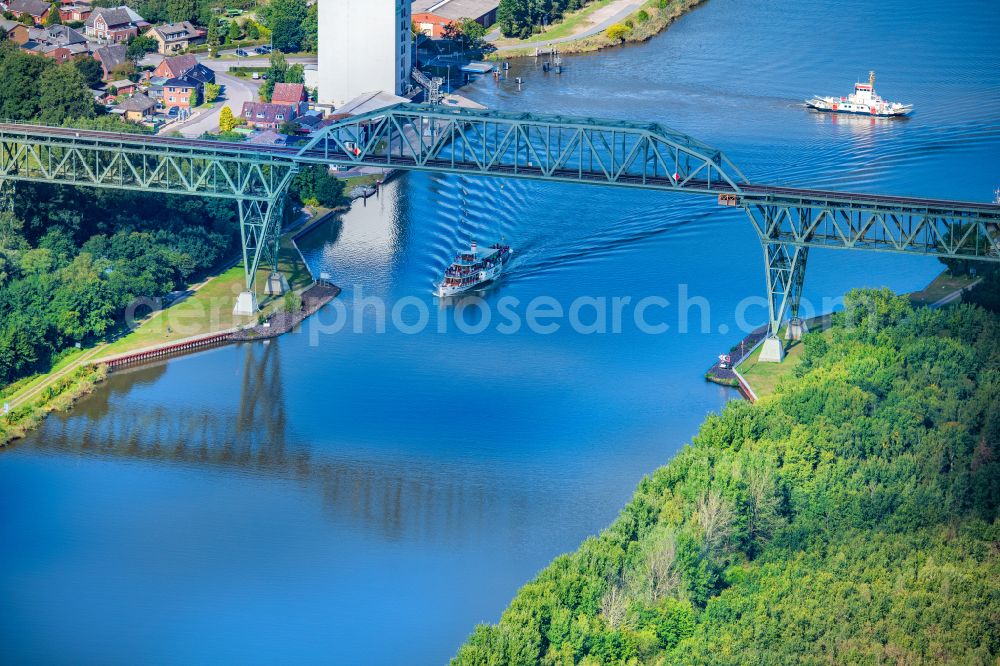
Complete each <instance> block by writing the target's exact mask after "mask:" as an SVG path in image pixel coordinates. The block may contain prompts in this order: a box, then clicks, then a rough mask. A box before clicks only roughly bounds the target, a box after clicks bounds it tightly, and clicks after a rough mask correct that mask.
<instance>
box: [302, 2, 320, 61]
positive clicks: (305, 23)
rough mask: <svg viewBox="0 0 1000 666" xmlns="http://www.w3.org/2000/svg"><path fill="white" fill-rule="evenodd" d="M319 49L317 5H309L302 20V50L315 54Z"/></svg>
mask: <svg viewBox="0 0 1000 666" xmlns="http://www.w3.org/2000/svg"><path fill="white" fill-rule="evenodd" d="M318 48H319V3H316V2H314V3H313V4H311V5H309V11H308V12H307V13H306V17H305V18H304V19H302V50H303V51H308V52H310V53H315V52H316V50H317V49H318Z"/></svg>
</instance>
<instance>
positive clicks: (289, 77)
mask: <svg viewBox="0 0 1000 666" xmlns="http://www.w3.org/2000/svg"><path fill="white" fill-rule="evenodd" d="M305 82H306V69H305V67H304V66H302V64H300V63H297V64H294V65H289V67H288V71H287V72H285V80H284V81H283V83H305Z"/></svg>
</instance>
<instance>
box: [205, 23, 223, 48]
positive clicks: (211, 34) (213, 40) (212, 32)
mask: <svg viewBox="0 0 1000 666" xmlns="http://www.w3.org/2000/svg"><path fill="white" fill-rule="evenodd" d="M205 43H206V44H208V45H209V46H219V45H220V44H222V37H221V36H220V35H219V19H218V18H215V17H213V18H212V20H211V21H209V22H208V28H207V29H206V33H205Z"/></svg>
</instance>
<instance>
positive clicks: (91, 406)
mask: <svg viewBox="0 0 1000 666" xmlns="http://www.w3.org/2000/svg"><path fill="white" fill-rule="evenodd" d="M997 34H1000V13H998V12H996V9H995V5H994V4H993V3H991V2H985V1H975V0H960V1H958V2H954V3H949V4H948V6H947V7H945V6H943V5H941V3H936V2H930V1H928V0H884V1H883V2H880V3H869V2H864V1H862V0H848V1H845V2H837V3H829V2H820V1H818V0H808V1H797V2H786V1H778V2H769V3H759V2H748V1H747V0H710V1H709V2H708V3H706V4H705V5H704V6H702V7H700V8H698V9H697V10H695V11H694V12H692V13H691V14H689V15H688V16H686V17H685V18H683V19H681V20H680V21H678V22H677V23H676V24H675V25H674V26H673V27H672V28H671V29H670V30H669V31H668V32H667V33H665V34H664V35H662V36H660V37H657V38H656V39H653V40H652V41H650V42H648V43H646V44H643V45H638V46H632V47H628V48H622V49H619V50H614V51H610V52H606V53H601V54H597V55H587V56H580V57H571V58H567V59H566V64H567V69H566V72H565V73H564V74H563V75H562V76H556V75H554V74H551V73H550V74H543V73H542V71H541V63H540V62H538V63H535V62H533V61H530V60H529V61H525V62H523V63H515V64H514V65H513V67H512V69H511V71H510V79H509V80H508V81H503V82H499V83H497V82H494V81H493V80H492V79H488V80H485V81H480V82H477V83H474V84H472V85H470V86H469V87H467V88H466V90H465V92H466V94H467V95H468V96H470V97H472V98H474V99H476V100H478V101H481V102H482V103H484V104H487V105H489V106H491V107H494V108H500V109H511V110H532V111H537V112H554V113H563V114H574V115H591V116H603V117H611V118H632V119H639V120H656V121H659V122H662V123H664V124H666V125H669V126H672V127H674V128H676V129H678V130H681V131H684V132H687V133H690V134H692V135H694V136H696V137H698V138H699V139H701V140H703V141H705V142H708V143H711V144H714V145H716V146H718V147H720V148H722V149H724V150H725V151H726V152H727V153H728V155H729V156H730V157H731V158H732V159H733V160H734V161H735V162H736V163H737V164H738V165H740V166H741V168H742V169H743V170H744V172H746V174H747V175H748V176H749V177H750V178H751V179H752V180H754V181H759V182H771V183H780V184H794V185H810V186H823V187H831V188H843V189H854V190H864V191H878V192H887V193H898V194H914V195H927V196H938V197H947V198H964V199H972V200H986V199H988V198H990V197H991V193H992V190H993V188H995V187H997V186H998V185H1000V42H998V41H997V39H996V35H997ZM869 69H875V70H876V71H877V73H878V78H877V81H876V87H877V89H878V91H879V92H880V93H881V94H882V95H883V96H885V97H887V98H889V99H893V100H899V101H904V102H912V103H914V104H915V105H916V113H915V115H914V116H913V117H912V118H910V119H908V120H903V121H896V122H888V121H872V120H868V119H859V118H844V117H834V116H824V115H818V114H814V113H811V112H808V111H806V110H805V109H803V108H802V107H801V105H800V102H801V100H802V99H803V98H805V97H806V96H808V95H810V94H814V93H816V94H846V93H848V92H850V90H851V89H852V85H853V83H854V81H855V79H864V78H867V72H868V70H869ZM514 76H521V77H523V79H524V84H523V85H522V86H521V88H520V89H518V87H517V86H516V85H515V84H514V83H513V77H514ZM499 236H504V237H506V239H507V241H508V242H509V243H511V244H512V245H513V246H514V247H515V249H516V252H517V254H516V256H515V259H514V262H513V264H512V265H511V267H510V269H509V270H508V272H507V273H506V274H505V276H504V277H503V279H502V280H501V282H500V283H499V284H498V285H497V286H496V287H494V288H493V289H491V290H489V291H487V292H486V293H483V294H479V295H478V296H477V297H476V298H473V299H459V300H457V301H454V302H450V303H445V304H440V303H438V302H437V301H436V300H435V299H433V298H432V297H431V295H430V291H431V288H432V284H433V282H434V281H435V279H436V278H437V276H438V275H439V274H440V273H441V271H442V270H443V269H444V267H445V266H446V265H447V263H448V262H449V259H450V258H451V257H452V256H453V255H454V253H456V252H457V251H458V250H459V249H461V248H462V247H463V246H464V244H465V243H466V242H467V241H468V240H469V239H470V238H476V239H478V240H480V242H488V241H493V240H495V239H497V238H498V237H499ZM301 246H302V249H303V252H304V254H305V256H306V258H307V260H308V261H309V263H310V264H311V266H312V267H313V269H314V270H315V271H317V272H319V271H325V272H328V273H329V274H330V275H331V277H332V279H333V280H334V281H335V282H336V283H338V284H340V285H341V286H343V287H344V294H343V295H342V297H341V298H340V299H339V303H340V305H337V306H331V307H328V308H327V309H325V310H323V311H322V312H321V313H320V314H319V316H318V317H316V318H314V319H313V320H310V321H309V322H308V323H307V324H306V325H304V326H303V327H302V328H301V329H300V330H299V331H297V332H296V333H294V334H292V335H289V336H286V337H284V338H281V339H279V340H277V341H275V342H272V343H271V344H268V345H263V344H257V345H242V346H230V347H223V348H219V349H215V350H211V351H208V352H205V353H201V354H196V355H193V356H188V357H184V358H181V359H177V360H172V361H169V362H168V363H164V364H159V365H155V366H148V367H143V368H141V369H137V370H134V371H130V372H124V373H120V374H119V373H116V374H115V375H114V376H113V377H112V378H111V379H110V380H109V381H108V382H107V384H106V385H105V386H103V387H102V388H101V389H100V390H99V391H97V392H95V393H94V394H93V395H92V396H90V397H88V398H87V399H85V400H83V401H82V402H80V403H79V404H78V405H77V407H76V409H74V410H73V412H71V413H69V414H61V415H54V416H52V417H50V418H49V419H48V420H47V421H46V423H45V424H44V426H43V427H42V428H40V429H39V430H38V431H37V432H35V433H33V434H32V435H31V436H30V437H29V438H27V439H26V440H24V441H22V442H19V443H18V444H17V445H16V446H13V447H12V448H10V449H8V450H6V451H3V452H2V453H0V506H2V507H3V508H4V517H3V519H2V520H0V609H2V610H3V621H2V622H0V646H2V647H0V661H3V662H4V663H21V664H24V663H53V664H60V663H65V664H70V663H72V664H78V663H102V664H134V663H147V664H165V663H246V664H252V663H275V662H281V663H295V662H303V663H335V664H440V663H443V662H446V661H447V659H448V658H449V657H450V656H451V655H453V654H454V652H455V650H456V649H457V648H458V646H459V645H460V644H461V642H462V641H463V639H464V638H465V637H466V636H467V635H468V634H469V632H471V631H472V629H473V627H474V626H475V624H476V623H477V622H481V621H495V620H497V619H498V617H499V615H500V613H501V611H502V609H503V608H504V607H505V605H506V604H507V602H508V601H509V600H510V598H511V597H512V595H513V594H514V593H515V591H516V590H517V588H518V587H519V586H520V585H522V584H523V583H525V582H526V581H528V580H529V579H530V578H531V577H532V576H533V575H534V574H535V573H536V572H537V571H538V570H539V569H540V568H542V567H543V566H545V565H546V563H547V562H549V561H550V560H551V558H552V557H554V556H555V555H557V554H559V553H562V552H565V551H568V550H572V549H573V548H575V547H576V546H577V545H578V544H579V542H580V541H581V540H582V539H584V538H586V537H587V536H588V535H592V534H595V533H597V532H599V531H600V530H601V529H602V528H603V527H604V526H606V525H607V524H608V523H609V522H610V521H611V520H613V518H614V517H615V515H616V514H617V512H618V511H619V510H620V508H621V507H622V505H623V504H624V503H625V502H626V501H627V500H628V499H629V497H630V495H631V493H632V490H633V489H634V487H635V485H636V484H637V483H638V481H639V480H640V479H641V478H642V476H643V475H645V474H647V473H649V472H651V471H652V470H653V469H655V468H656V467H657V466H658V465H661V464H663V463H665V462H667V461H668V460H669V459H670V457H671V456H672V455H673V454H674V453H675V452H676V451H677V450H678V449H679V448H680V447H681V446H683V445H684V443H685V442H686V441H688V440H689V439H690V438H691V436H692V435H693V434H694V433H695V432H696V430H697V427H698V425H699V423H700V422H701V421H702V420H703V419H704V417H705V415H706V414H708V413H710V412H713V411H717V410H718V409H720V408H721V407H722V406H723V405H724V404H725V403H726V401H728V400H731V399H733V398H735V395H734V394H733V393H732V392H731V391H729V390H727V389H722V388H720V387H717V386H714V385H711V384H707V383H705V382H704V381H703V380H702V373H703V372H704V371H705V369H706V368H707V366H708V365H709V364H710V363H711V361H712V359H713V358H714V357H715V355H716V354H717V353H720V352H722V351H723V350H724V349H725V348H727V346H728V345H729V344H731V343H732V342H734V341H735V340H737V339H739V337H740V335H741V333H740V330H741V328H746V327H747V326H752V325H756V324H759V323H761V322H762V321H763V319H764V310H763V307H762V305H761V302H760V296H761V293H762V289H763V277H764V276H763V268H762V265H761V256H760V249H759V245H758V243H757V241H756V238H755V236H754V234H753V232H752V230H751V228H750V225H749V224H748V223H747V222H746V221H745V220H744V219H743V218H742V213H740V212H739V211H734V210H729V209H721V208H718V207H716V206H715V205H714V203H713V202H712V201H711V200H708V199H702V198H699V197H685V196H680V195H667V194H658V193H652V192H640V191H622V190H614V189H603V188H599V187H580V186H563V185H548V184H540V183H528V182H517V181H506V182H499V181H489V180H481V179H475V178H460V177H455V176H437V175H428V174H411V175H406V176H402V177H399V178H397V179H395V180H393V181H391V183H390V184H389V185H388V186H387V187H385V188H384V189H383V191H382V194H381V196H380V197H379V198H378V199H371V200H369V202H368V204H367V205H366V206H360V205H359V206H356V207H355V208H354V209H353V210H352V211H350V212H349V213H347V214H345V215H343V216H342V217H341V218H340V219H339V220H337V221H335V222H334V223H333V224H331V225H329V226H327V227H323V228H320V229H318V230H316V231H314V232H312V233H310V234H309V235H308V236H306V237H305V238H303V239H302V241H301ZM940 268H941V267H940V265H939V264H938V262H937V261H935V260H933V259H924V258H913V257H902V256H895V255H888V254H864V253H849V252H836V251H826V252H819V251H815V252H814V253H813V255H812V256H811V258H810V266H809V273H808V277H807V282H806V289H805V296H806V298H807V299H808V300H809V302H810V303H811V304H813V305H814V306H816V307H817V308H822V307H824V305H825V306H826V307H832V306H833V304H834V303H835V299H836V297H838V296H839V295H841V294H842V293H843V292H844V291H845V290H848V289H850V288H853V287H862V286H880V285H886V286H888V287H891V288H892V289H895V290H899V291H908V290H913V289H917V288H920V287H922V286H923V285H924V284H926V283H927V281H928V280H930V279H931V278H932V277H933V276H934V275H935V274H936V273H937V272H938V271H939V270H940ZM616 297H618V298H625V297H629V298H631V299H632V300H631V301H630V302H629V303H628V304H625V303H624V301H619V303H620V304H621V317H620V318H619V320H620V321H619V324H620V325H616V322H615V320H614V317H613V314H612V310H613V299H615V298H616ZM648 297H660V298H663V299H666V301H668V302H669V305H666V306H664V305H663V302H662V301H655V302H653V303H654V304H653V305H652V306H651V307H649V308H648V309H647V310H646V311H645V315H646V319H648V321H647V322H646V323H647V324H649V325H650V326H651V327H657V325H660V324H666V325H668V326H669V328H668V329H667V330H666V331H665V332H658V333H657V332H653V331H651V330H641V327H639V326H637V325H636V321H635V316H634V315H635V306H636V305H637V304H638V302H640V301H641V300H642V299H645V298H648ZM362 298H369V299H371V300H369V301H368V302H367V304H366V306H365V308H364V309H363V310H361V311H357V312H356V311H355V309H354V308H355V303H358V302H359V299H362ZM504 298H508V301H506V305H504V304H502V303H501V300H502V299H504ZM509 299H516V303H515V302H513V301H512V300H509ZM581 299H583V300H581ZM602 302H603V303H605V306H606V309H607V311H606V312H605V314H604V316H602V314H601V311H600V308H601V305H600V304H601V303H602ZM379 303H381V304H383V305H384V307H385V308H386V316H385V318H384V320H385V332H379V322H380V319H381V317H380V314H379V307H380V305H379ZM574 303H576V304H577V305H576V306H575V307H576V308H577V310H576V315H578V316H577V317H576V319H577V324H578V326H577V329H579V330H574V328H573V326H572V325H571V324H572V322H571V317H570V316H569V315H570V310H571V309H572V308H573V307H574ZM531 307H534V308H536V314H537V312H542V313H545V312H548V313H550V314H551V313H552V312H554V311H556V310H557V309H558V308H561V309H562V310H563V316H562V317H549V318H538V319H537V321H536V322H535V324H536V325H535V326H534V329H535V330H532V327H531V326H530V325H529V324H528V321H527V320H528V314H529V308H531ZM501 308H506V310H503V311H502V310H501ZM394 309H395V312H396V315H397V316H396V318H395V319H396V321H393V311H394ZM504 313H506V314H504ZM685 313H686V315H687V316H685ZM507 315H513V316H507ZM487 317H489V319H488V320H487ZM514 317H517V318H518V319H520V320H521V326H520V327H519V328H518V327H517V326H514V325H513V323H512V322H513V321H514ZM685 322H686V326H685ZM601 323H603V325H604V326H605V327H606V328H607V332H605V333H602V332H599V329H600V324H601ZM420 324H424V325H423V327H421V326H420ZM540 324H557V325H558V327H557V329H556V330H554V331H552V332H545V330H547V329H545V328H544V326H541V325H540ZM588 324H589V326H588ZM338 328H339V331H338V332H333V331H334V330H337V329H338ZM642 328H646V327H642ZM685 328H686V330H685ZM416 329H420V330H416ZM480 329H481V330H480ZM511 329H515V330H513V332H512V330H511ZM356 330H359V331H360V332H355V331H356ZM656 330H659V328H657V329H656ZM587 331H592V332H589V333H588V332H587ZM594 331H596V332H594ZM616 331H617V332H616Z"/></svg>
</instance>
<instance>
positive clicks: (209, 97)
mask: <svg viewBox="0 0 1000 666" xmlns="http://www.w3.org/2000/svg"><path fill="white" fill-rule="evenodd" d="M221 91H222V86H221V85H219V84H218V83H206V84H205V101H206V102H207V103H209V104H211V103H212V102H214V101H215V100H217V99H219V93H220V92H221ZM230 113H232V112H231V111H230Z"/></svg>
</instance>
